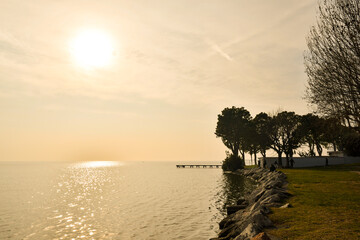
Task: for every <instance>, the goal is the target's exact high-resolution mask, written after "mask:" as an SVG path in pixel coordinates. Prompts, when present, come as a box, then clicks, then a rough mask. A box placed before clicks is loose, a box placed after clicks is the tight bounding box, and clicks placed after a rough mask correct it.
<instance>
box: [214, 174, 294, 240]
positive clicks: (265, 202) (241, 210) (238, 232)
mask: <svg viewBox="0 0 360 240" xmlns="http://www.w3.org/2000/svg"><path fill="white" fill-rule="evenodd" d="M235 174H239V175H243V176H245V177H248V178H251V179H253V180H255V181H256V182H257V184H258V186H257V187H256V189H255V190H254V191H252V192H251V193H249V194H248V195H247V196H245V197H244V198H242V199H239V200H238V202H237V205H236V206H232V207H229V208H228V216H227V217H226V218H225V219H223V220H222V221H221V222H220V223H219V225H220V230H221V231H220V233H219V236H218V238H212V239H211V240H248V239H249V240H251V239H263V240H265V239H271V238H269V236H267V234H266V233H263V229H264V228H268V227H273V223H272V222H271V220H270V219H269V218H268V217H267V214H269V213H270V209H269V208H270V207H290V206H289V204H287V205H284V204H283V202H284V200H285V199H286V198H288V197H289V196H290V194H289V193H288V192H287V190H286V189H287V181H286V175H285V174H284V173H282V172H277V171H274V172H270V171H269V170H267V169H263V168H253V169H242V170H238V171H236V172H235Z"/></svg>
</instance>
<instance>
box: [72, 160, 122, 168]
mask: <svg viewBox="0 0 360 240" xmlns="http://www.w3.org/2000/svg"><path fill="white" fill-rule="evenodd" d="M122 165H123V163H121V162H116V161H89V162H81V163H76V164H75V165H73V167H74V168H102V167H115V166H122Z"/></svg>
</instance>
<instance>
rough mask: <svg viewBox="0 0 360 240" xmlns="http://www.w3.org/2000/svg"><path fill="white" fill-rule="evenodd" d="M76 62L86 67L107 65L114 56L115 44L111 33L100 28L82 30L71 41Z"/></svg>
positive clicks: (71, 48) (71, 49)
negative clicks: (110, 35)
mask: <svg viewBox="0 0 360 240" xmlns="http://www.w3.org/2000/svg"><path fill="white" fill-rule="evenodd" d="M70 51H71V54H72V56H73V58H74V60H75V62H76V63H77V64H78V65H80V66H82V67H84V68H94V67H105V66H107V65H109V64H110V63H111V60H112V58H113V57H114V46H113V43H112V41H111V38H110V37H109V35H107V34H106V33H105V32H102V31H99V30H85V31H82V32H80V33H79V34H78V35H77V36H76V37H75V38H74V39H73V40H72V41H71V43H70Z"/></svg>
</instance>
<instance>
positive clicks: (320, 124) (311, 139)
mask: <svg viewBox="0 0 360 240" xmlns="http://www.w3.org/2000/svg"><path fill="white" fill-rule="evenodd" d="M327 127H328V126H327V122H326V120H325V119H323V118H320V117H318V116H316V115H314V114H311V113H309V114H306V115H303V116H301V132H302V135H303V142H305V143H307V144H308V147H309V154H308V155H309V156H315V155H316V154H315V148H316V150H317V152H318V154H319V156H321V155H322V151H323V148H322V146H323V145H326V144H327V142H326V131H327V130H326V128H327Z"/></svg>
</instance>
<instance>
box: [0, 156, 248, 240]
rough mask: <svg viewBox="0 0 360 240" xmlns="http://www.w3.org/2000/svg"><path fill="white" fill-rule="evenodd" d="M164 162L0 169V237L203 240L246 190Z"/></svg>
mask: <svg viewBox="0 0 360 240" xmlns="http://www.w3.org/2000/svg"><path fill="white" fill-rule="evenodd" d="M175 164H176V163H170V162H166V163H164V162H161V163H160V162H158V163H157V162H137V163H130V162H100V163H99V162H86V163H0V191H1V195H0V239H8V238H10V239H72V238H74V239H81V238H82V239H125V240H126V239H156V240H158V239H209V238H210V237H215V236H216V232H217V231H218V222H219V221H220V220H221V219H222V218H223V216H224V209H225V205H226V204H230V203H234V202H235V201H236V199H237V198H239V197H240V196H242V195H243V194H244V192H246V191H249V190H250V189H251V188H252V185H251V182H249V181H248V180H244V179H243V178H241V177H239V176H234V175H231V174H223V172H222V170H220V169H177V168H176V167H175Z"/></svg>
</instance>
